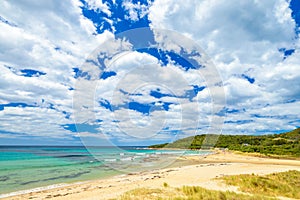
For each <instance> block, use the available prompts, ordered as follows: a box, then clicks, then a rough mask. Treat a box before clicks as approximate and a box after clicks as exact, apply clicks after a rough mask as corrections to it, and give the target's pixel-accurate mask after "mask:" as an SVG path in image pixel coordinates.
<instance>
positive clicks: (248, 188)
mask: <svg viewBox="0 0 300 200" xmlns="http://www.w3.org/2000/svg"><path fill="white" fill-rule="evenodd" d="M221 179H222V180H224V181H225V183H226V184H228V185H234V186H238V187H239V190H240V191H242V192H246V193H251V194H262V195H267V196H283V197H288V198H295V199H300V190H299V188H300V171H296V170H290V171H287V172H280V173H272V174H268V175H265V176H258V175H255V174H243V175H231V176H224V177H222V178H221Z"/></svg>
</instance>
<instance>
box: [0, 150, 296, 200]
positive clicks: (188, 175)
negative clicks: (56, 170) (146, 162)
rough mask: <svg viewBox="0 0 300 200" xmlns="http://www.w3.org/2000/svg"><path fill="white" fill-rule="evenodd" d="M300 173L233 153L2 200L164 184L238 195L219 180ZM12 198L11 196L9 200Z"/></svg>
mask: <svg viewBox="0 0 300 200" xmlns="http://www.w3.org/2000/svg"><path fill="white" fill-rule="evenodd" d="M288 170H299V171H300V161H299V160H285V159H274V158H262V157H255V156H248V155H242V154H241V155H239V154H236V153H233V152H230V151H225V152H221V151H215V153H214V154H210V155H206V156H203V157H200V156H192V155H191V156H182V157H180V158H179V159H178V161H177V162H175V163H174V164H173V166H170V167H168V168H165V169H158V170H151V171H144V172H138V173H130V174H124V175H117V176H113V177H109V178H105V179H99V180H91V181H84V182H77V183H71V184H64V183H62V184H56V185H50V186H46V187H41V188H34V189H31V190H25V191H18V192H13V193H9V194H2V195H0V198H1V199H30V198H32V199H34V198H38V199H49V198H51V199H53V198H55V199H97V197H99V196H101V199H111V198H116V197H118V196H119V195H121V194H123V193H124V192H126V191H128V190H131V189H135V188H139V187H149V188H159V187H163V183H165V182H166V183H168V184H169V185H170V186H172V187H180V186H183V185H197V186H202V187H205V188H207V189H215V190H231V191H236V188H233V187H232V186H231V187H229V186H226V185H224V184H223V185H222V184H221V183H220V181H219V182H218V181H216V180H213V179H214V178H216V177H220V176H224V175H233V174H245V173H256V174H268V173H273V172H281V171H288ZM9 195H10V196H9Z"/></svg>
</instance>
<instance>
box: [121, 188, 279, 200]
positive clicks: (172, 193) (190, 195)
mask: <svg viewBox="0 0 300 200" xmlns="http://www.w3.org/2000/svg"><path fill="white" fill-rule="evenodd" d="M140 199H145V200H226V199H231V200H235V199H236V200H271V199H273V200H274V199H276V198H272V197H266V196H261V195H246V194H237V193H235V192H229V191H226V192H222V191H216V190H208V189H205V188H202V187H198V186H183V187H181V188H171V187H168V188H164V189H153V188H137V189H134V190H131V191H128V192H126V193H125V194H123V195H121V196H120V197H119V198H117V199H116V200H140Z"/></svg>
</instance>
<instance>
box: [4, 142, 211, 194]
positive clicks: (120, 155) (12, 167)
mask: <svg viewBox="0 0 300 200" xmlns="http://www.w3.org/2000/svg"><path fill="white" fill-rule="evenodd" d="M210 153H211V152H209V151H189V150H188V151H185V150H155V149H147V148H145V147H87V148H86V147H82V146H81V147H70V146H66V147H61V146H60V147H55V146H0V194H6V193H10V192H15V191H20V190H28V189H32V188H37V187H44V186H48V185H54V184H60V183H72V182H79V181H86V180H93V179H100V178H106V177H111V176H115V175H121V174H126V173H132V172H139V171H146V170H152V169H158V168H164V167H168V166H170V165H171V164H172V163H173V162H174V161H175V159H176V158H177V157H178V156H181V155H200V156H201V155H207V154H210Z"/></svg>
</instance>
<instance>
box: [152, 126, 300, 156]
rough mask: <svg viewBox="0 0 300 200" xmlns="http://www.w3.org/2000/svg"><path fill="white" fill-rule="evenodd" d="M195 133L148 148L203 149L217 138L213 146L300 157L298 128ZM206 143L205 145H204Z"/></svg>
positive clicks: (299, 129) (299, 131) (299, 132)
mask: <svg viewBox="0 0 300 200" xmlns="http://www.w3.org/2000/svg"><path fill="white" fill-rule="evenodd" d="M216 137H218V136H217V135H210V136H209V137H207V135H197V136H195V137H187V138H183V139H180V140H177V141H175V142H173V143H169V144H168V143H165V144H160V145H153V146H150V148H182V149H205V148H206V146H209V145H207V144H210V143H212V142H211V141H208V140H209V139H210V140H217V142H216V144H215V145H214V147H216V148H227V149H229V150H234V151H241V152H253V153H254V152H256V153H262V154H265V155H281V156H289V157H300V128H297V129H295V130H293V131H291V132H287V133H281V134H273V135H260V136H253V135H220V136H219V138H218V139H217V138H216ZM205 145H206V146H205Z"/></svg>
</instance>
